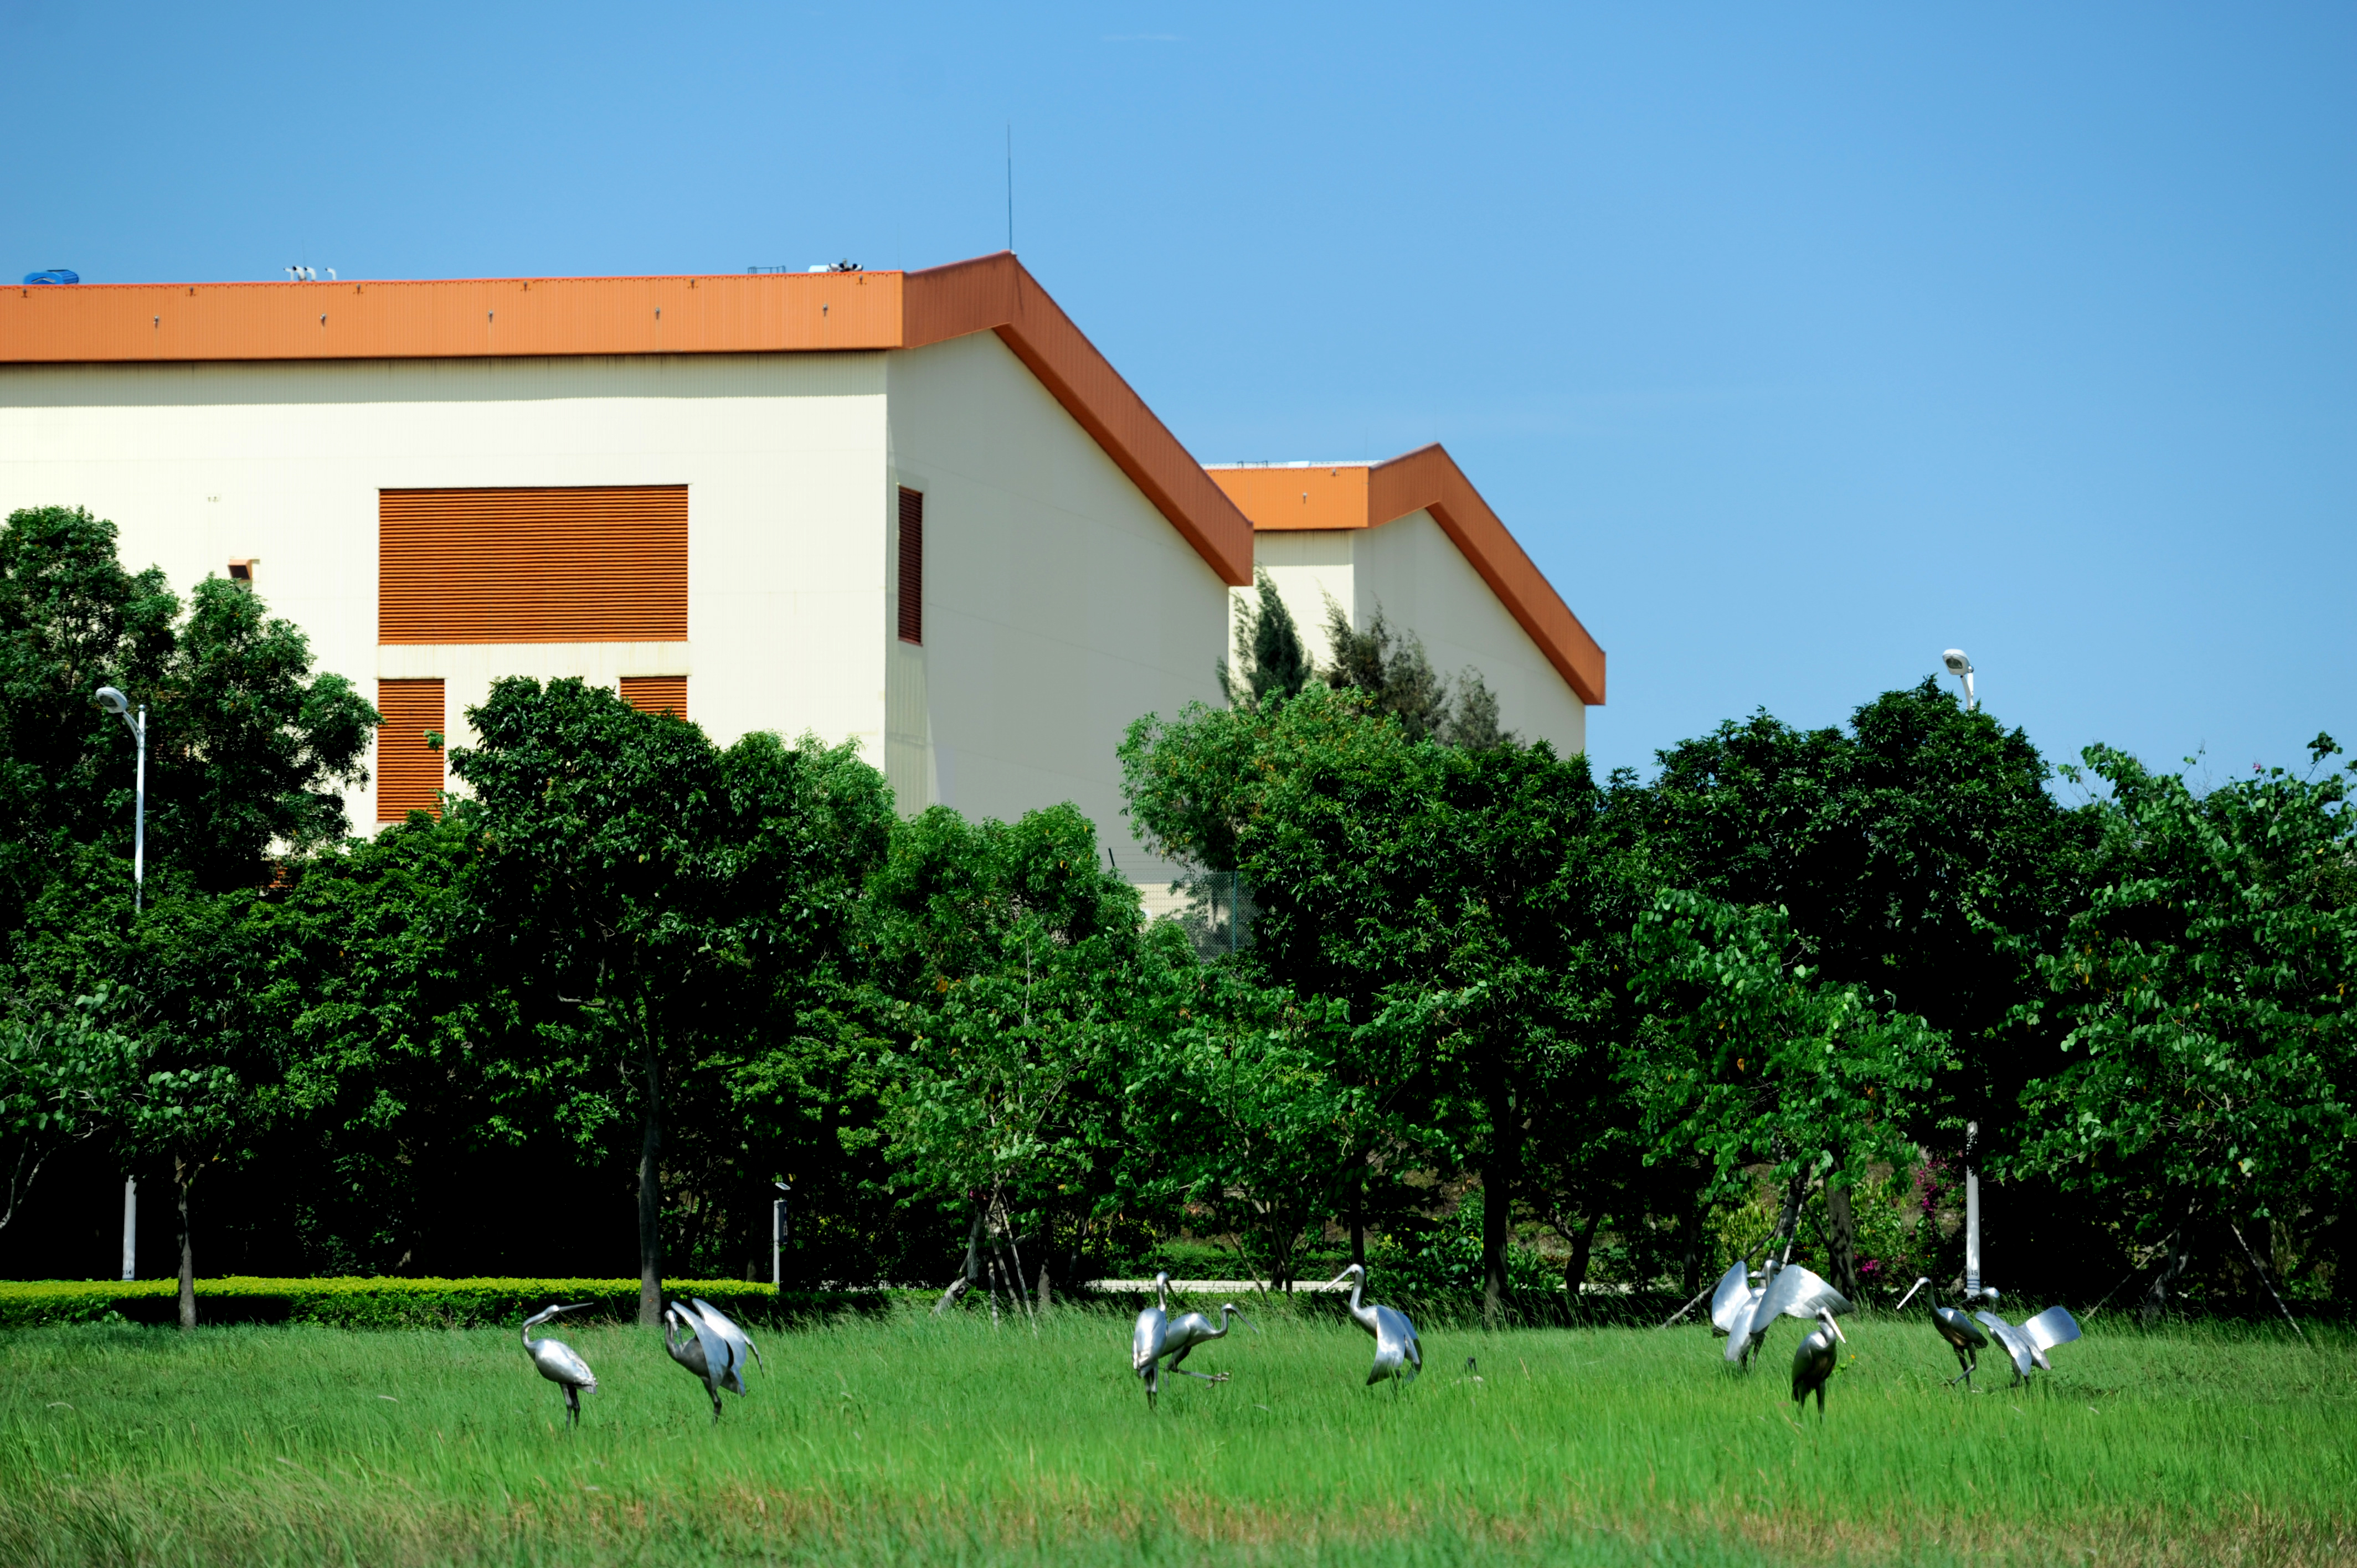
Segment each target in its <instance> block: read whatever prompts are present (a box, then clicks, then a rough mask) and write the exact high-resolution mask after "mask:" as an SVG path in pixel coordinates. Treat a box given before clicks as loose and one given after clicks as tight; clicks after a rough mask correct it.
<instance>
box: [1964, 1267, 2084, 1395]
mask: <svg viewBox="0 0 2357 1568" xmlns="http://www.w3.org/2000/svg"><path fill="white" fill-rule="evenodd" d="M1981 1294H1983V1295H1985V1296H1987V1297H1988V1298H1989V1299H1991V1300H1992V1301H1993V1300H1995V1299H1996V1292H1995V1291H1993V1290H1985V1291H1983V1292H1982V1293H1981ZM1973 1316H1975V1317H1977V1318H1979V1319H1980V1320H1981V1322H1982V1323H1984V1324H1986V1326H1987V1327H1988V1331H1989V1332H1990V1333H1991V1334H1993V1335H1995V1336H1996V1342H1997V1343H1998V1344H2000V1345H2002V1346H2004V1347H2005V1350H2006V1354H2007V1355H2008V1356H2010V1357H2012V1358H2013V1381H2014V1383H2015V1384H2020V1383H2026V1382H2028V1381H2029V1370H2030V1369H2031V1368H2032V1367H2035V1368H2037V1369H2039V1370H2040V1371H2045V1372H2050V1371H2052V1370H2053V1369H2054V1366H2053V1363H2052V1362H2050V1361H2049V1360H2047V1359H2046V1352H2047V1351H2049V1350H2051V1349H2052V1348H2054V1347H2055V1346H2057V1345H2068V1344H2069V1343H2071V1341H2072V1340H2073V1339H2076V1338H2077V1337H2079V1320H2078V1319H2077V1318H2075V1317H2072V1316H2071V1314H2070V1313H2069V1312H2068V1311H2066V1310H2064V1309H2063V1308H2061V1307H2059V1306H2050V1307H2048V1308H2047V1309H2046V1310H2045V1311H2044V1312H2041V1313H2040V1314H2039V1315H2038V1316H2035V1317H2033V1318H2031V1319H2030V1320H2029V1322H2027V1323H2024V1324H2020V1325H2018V1326H2017V1325H2014V1324H2011V1323H2007V1321H2006V1320H2005V1319H2004V1318H2002V1317H1999V1316H1997V1315H1996V1313H1994V1312H1986V1311H1984V1312H1976V1313H1975V1314H1974V1315H1973ZM2008 1386H2010V1385H2008Z"/></svg>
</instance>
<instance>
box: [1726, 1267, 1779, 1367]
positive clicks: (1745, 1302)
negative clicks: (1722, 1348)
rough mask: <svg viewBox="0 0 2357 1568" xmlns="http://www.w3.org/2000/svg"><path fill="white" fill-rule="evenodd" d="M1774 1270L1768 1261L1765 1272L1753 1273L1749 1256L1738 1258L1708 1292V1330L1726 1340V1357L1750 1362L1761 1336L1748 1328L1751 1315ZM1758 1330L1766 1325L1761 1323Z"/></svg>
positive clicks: (1763, 1332) (1763, 1328)
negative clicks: (1755, 1279) (1716, 1285)
mask: <svg viewBox="0 0 2357 1568" xmlns="http://www.w3.org/2000/svg"><path fill="white" fill-rule="evenodd" d="M1775 1272H1776V1265H1775V1263H1774V1262H1772V1261H1771V1262H1770V1263H1769V1265H1768V1271H1767V1273H1762V1274H1760V1275H1758V1276H1757V1278H1758V1282H1759V1283H1753V1279H1754V1275H1753V1273H1752V1272H1751V1265H1750V1262H1749V1259H1745V1258H1738V1259H1737V1260H1736V1261H1735V1264H1734V1266H1733V1267H1732V1268H1730V1269H1728V1270H1727V1273H1724V1274H1721V1275H1720V1276H1719V1280H1718V1287H1717V1289H1716V1290H1714V1291H1712V1292H1711V1293H1710V1331H1711V1332H1712V1333H1713V1334H1716V1335H1718V1336H1720V1337H1723V1338H1725V1339H1726V1340H1727V1359H1728V1360H1730V1361H1741V1362H1744V1363H1746V1364H1749V1360H1750V1357H1751V1354H1752V1352H1753V1351H1755V1350H1757V1349H1758V1348H1760V1337H1759V1336H1755V1335H1754V1334H1753V1333H1752V1332H1751V1323H1752V1317H1753V1315H1754V1314H1755V1313H1757V1311H1758V1310H1759V1307H1760V1297H1762V1296H1764V1295H1766V1294H1768V1281H1769V1278H1770V1276H1771V1275H1773V1274H1774V1273H1775ZM1760 1332H1761V1334H1762V1335H1764V1334H1765V1333H1766V1326H1765V1325H1764V1324H1763V1325H1762V1326H1761V1330H1760Z"/></svg>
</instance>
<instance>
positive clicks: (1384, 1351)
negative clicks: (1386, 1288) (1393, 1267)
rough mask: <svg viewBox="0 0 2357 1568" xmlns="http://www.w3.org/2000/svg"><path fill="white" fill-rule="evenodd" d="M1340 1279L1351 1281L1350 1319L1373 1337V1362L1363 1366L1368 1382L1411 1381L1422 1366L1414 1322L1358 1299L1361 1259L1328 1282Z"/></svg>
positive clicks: (1363, 1274) (1363, 1273)
mask: <svg viewBox="0 0 2357 1568" xmlns="http://www.w3.org/2000/svg"><path fill="white" fill-rule="evenodd" d="M1344 1280H1348V1281H1350V1282H1351V1322H1353V1323H1355V1324H1357V1325H1358V1326H1360V1327H1361V1328H1363V1329H1365V1330H1366V1331H1367V1332H1368V1333H1370V1334H1372V1335H1373V1336H1374V1337H1375V1364H1374V1365H1373V1366H1372V1367H1370V1368H1369V1369H1367V1381H1368V1383H1369V1384H1370V1385H1372V1384H1375V1383H1380V1382H1382V1381H1383V1380H1384V1379H1385V1378H1396V1379H1398V1380H1400V1381H1401V1382H1404V1383H1405V1382H1413V1381H1414V1380H1415V1375H1416V1374H1417V1373H1418V1372H1421V1371H1423V1370H1424V1348H1423V1346H1422V1345H1420V1344H1419V1343H1417V1341H1416V1337H1415V1324H1413V1323H1410V1322H1409V1321H1408V1320H1407V1315H1406V1314H1405V1313H1404V1312H1400V1311H1398V1310H1396V1309H1395V1308H1393V1307H1388V1306H1379V1305H1375V1304H1373V1303H1372V1302H1363V1303H1362V1302H1361V1300H1360V1299H1359V1297H1360V1295H1361V1293H1362V1292H1364V1291H1365V1290H1366V1288H1367V1266H1366V1265H1365V1264H1364V1263H1352V1264H1351V1266H1350V1267H1349V1268H1347V1269H1344V1270H1343V1271H1342V1272H1341V1273H1339V1274H1337V1275H1335V1276H1334V1278H1333V1280H1332V1281H1331V1282H1330V1283H1334V1284H1338V1285H1339V1284H1340V1283H1342V1282H1343V1281H1344Z"/></svg>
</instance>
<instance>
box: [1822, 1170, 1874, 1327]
mask: <svg viewBox="0 0 2357 1568" xmlns="http://www.w3.org/2000/svg"><path fill="white" fill-rule="evenodd" d="M1825 1251H1826V1252H1827V1253H1829V1254H1830V1256H1829V1257H1828V1259H1827V1260H1826V1261H1827V1262H1828V1263H1829V1264H1830V1265H1831V1267H1832V1269H1833V1272H1834V1289H1835V1290H1837V1291H1839V1292H1841V1293H1842V1294H1844V1295H1846V1296H1847V1297H1849V1299H1850V1301H1851V1302H1852V1303H1853V1304H1856V1303H1857V1301H1859V1300H1860V1299H1861V1298H1862V1297H1863V1296H1864V1295H1865V1294H1866V1291H1865V1288H1864V1286H1865V1282H1864V1281H1862V1280H1860V1279H1859V1278H1858V1273H1857V1216H1856V1215H1854V1214H1852V1213H1851V1212H1850V1204H1849V1188H1847V1187H1835V1186H1834V1185H1833V1183H1831V1182H1827V1183H1826V1184H1825Z"/></svg>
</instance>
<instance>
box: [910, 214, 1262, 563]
mask: <svg viewBox="0 0 2357 1568" xmlns="http://www.w3.org/2000/svg"><path fill="white" fill-rule="evenodd" d="M903 302H904V303H903V305H902V317H901V319H902V323H903V325H902V346H903V347H906V348H909V349H920V348H923V347H924V346H925V345H927V344H929V343H939V342H942V341H944V340H945V339H948V338H961V337H964V336H966V335H967V334H969V333H974V332H985V331H987V332H996V333H997V334H998V337H999V340H1000V341H1001V342H1003V343H1005V344H1006V346H1007V347H1008V348H1009V349H1013V350H1014V352H1015V356H1016V358H1017V359H1019V360H1022V361H1023V362H1024V364H1025V365H1027V366H1028V367H1029V368H1030V371H1031V373H1032V374H1033V375H1034V376H1037V377H1038V378H1039V384H1040V385H1042V386H1044V387H1046V388H1047V389H1048V391H1049V392H1050V393H1051V394H1053V396H1054V397H1055V399H1056V401H1057V402H1058V403H1062V404H1063V405H1064V408H1065V411H1066V412H1067V413H1071V416H1072V417H1073V418H1074V419H1075V420H1077V421H1078V422H1079V423H1080V425H1081V428H1082V429H1083V430H1086V431H1087V432H1088V433H1089V435H1091V436H1092V437H1094V438H1095V440H1096V443H1097V445H1098V446H1102V447H1103V449H1104V450H1105V453H1106V454H1107V455H1108V456H1111V457H1112V458H1113V460H1114V463H1115V464H1117V465H1118V466H1119V467H1120V468H1121V471H1122V472H1123V473H1125V474H1127V475H1128V476H1129V478H1130V482H1131V483H1133V484H1135V485H1136V486H1137V488H1138V489H1140V490H1143V491H1144V492H1145V493H1146V499H1149V500H1151V501H1152V502H1153V503H1154V505H1155V507H1156V509H1157V510H1159V511H1160V512H1161V513H1162V515H1163V516H1164V517H1166V518H1168V519H1169V520H1170V525H1171V526H1172V527H1173V528H1176V529H1177V530H1178V531H1179V533H1180V534H1181V535H1182V536H1183V537H1184V538H1185V539H1186V540H1187V542H1189V543H1190V544H1192V545H1193V546H1194V547H1195V549H1196V552H1197V553H1199V554H1200V555H1201V556H1202V557H1203V559H1204V560H1205V561H1206V562H1208V563H1210V564H1211V570H1212V571H1214V572H1216V573H1218V574H1219V575H1220V580H1221V581H1222V582H1224V583H1226V584H1228V585H1231V586H1232V587H1242V586H1243V585H1245V584H1248V583H1250V582H1251V581H1252V579H1253V542H1252V536H1253V526H1252V523H1251V522H1250V521H1248V520H1247V519H1246V518H1245V516H1244V514H1243V511H1242V510H1239V509H1238V508H1237V506H1236V504H1235V502H1233V501H1232V500H1231V499H1228V496H1227V494H1226V493H1225V492H1224V491H1222V489H1220V487H1219V486H1218V485H1216V484H1214V483H1212V482H1211V476H1210V475H1209V474H1207V473H1206V472H1204V470H1203V467H1202V465H1201V464H1200V463H1198V462H1196V461H1195V459H1194V457H1193V456H1190V455H1189V453H1188V451H1187V448H1186V447H1184V446H1180V445H1179V438H1178V437H1177V436H1175V435H1171V434H1170V430H1169V427H1168V426H1167V425H1165V424H1163V423H1162V421H1161V420H1160V419H1158V418H1157V417H1156V416H1155V413H1154V411H1153V410H1152V409H1150V408H1148V407H1146V400H1145V399H1143V398H1141V397H1139V396H1138V395H1137V393H1136V392H1135V391H1134V390H1132V388H1131V387H1130V384H1129V383H1128V382H1127V381H1124V380H1122V378H1121V373H1120V372H1119V371H1115V370H1114V368H1113V365H1112V364H1111V362H1110V361H1108V360H1106V359H1105V357H1104V356H1103V354H1101V353H1099V352H1098V351H1097V347H1096V345H1095V344H1093V343H1092V342H1090V341H1089V339H1088V336H1087V335H1086V334H1085V333H1083V332H1082V330H1081V329H1080V328H1079V327H1077V326H1075V325H1074V324H1073V322H1072V318H1071V317H1069V316H1066V315H1065V314H1064V312H1063V309H1062V307H1061V306H1059V305H1057V303H1056V302H1055V301H1054V300H1053V299H1051V298H1049V296H1048V291H1047V290H1046V289H1043V288H1041V287H1040V286H1039V280H1038V279H1037V278H1035V277H1033V276H1032V275H1031V274H1029V273H1028V272H1027V271H1025V270H1024V267H1023V263H1020V262H1018V261H1017V260H1016V259H1015V253H1014V252H1011V251H1001V252H997V253H996V254H995V255H989V256H977V257H975V258H974V260H972V261H965V262H952V263H950V264H949V265H947V266H941V267H931V268H928V269H927V270H926V271H924V272H920V273H910V274H908V281H907V285H906V289H905V292H904V295H903Z"/></svg>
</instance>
